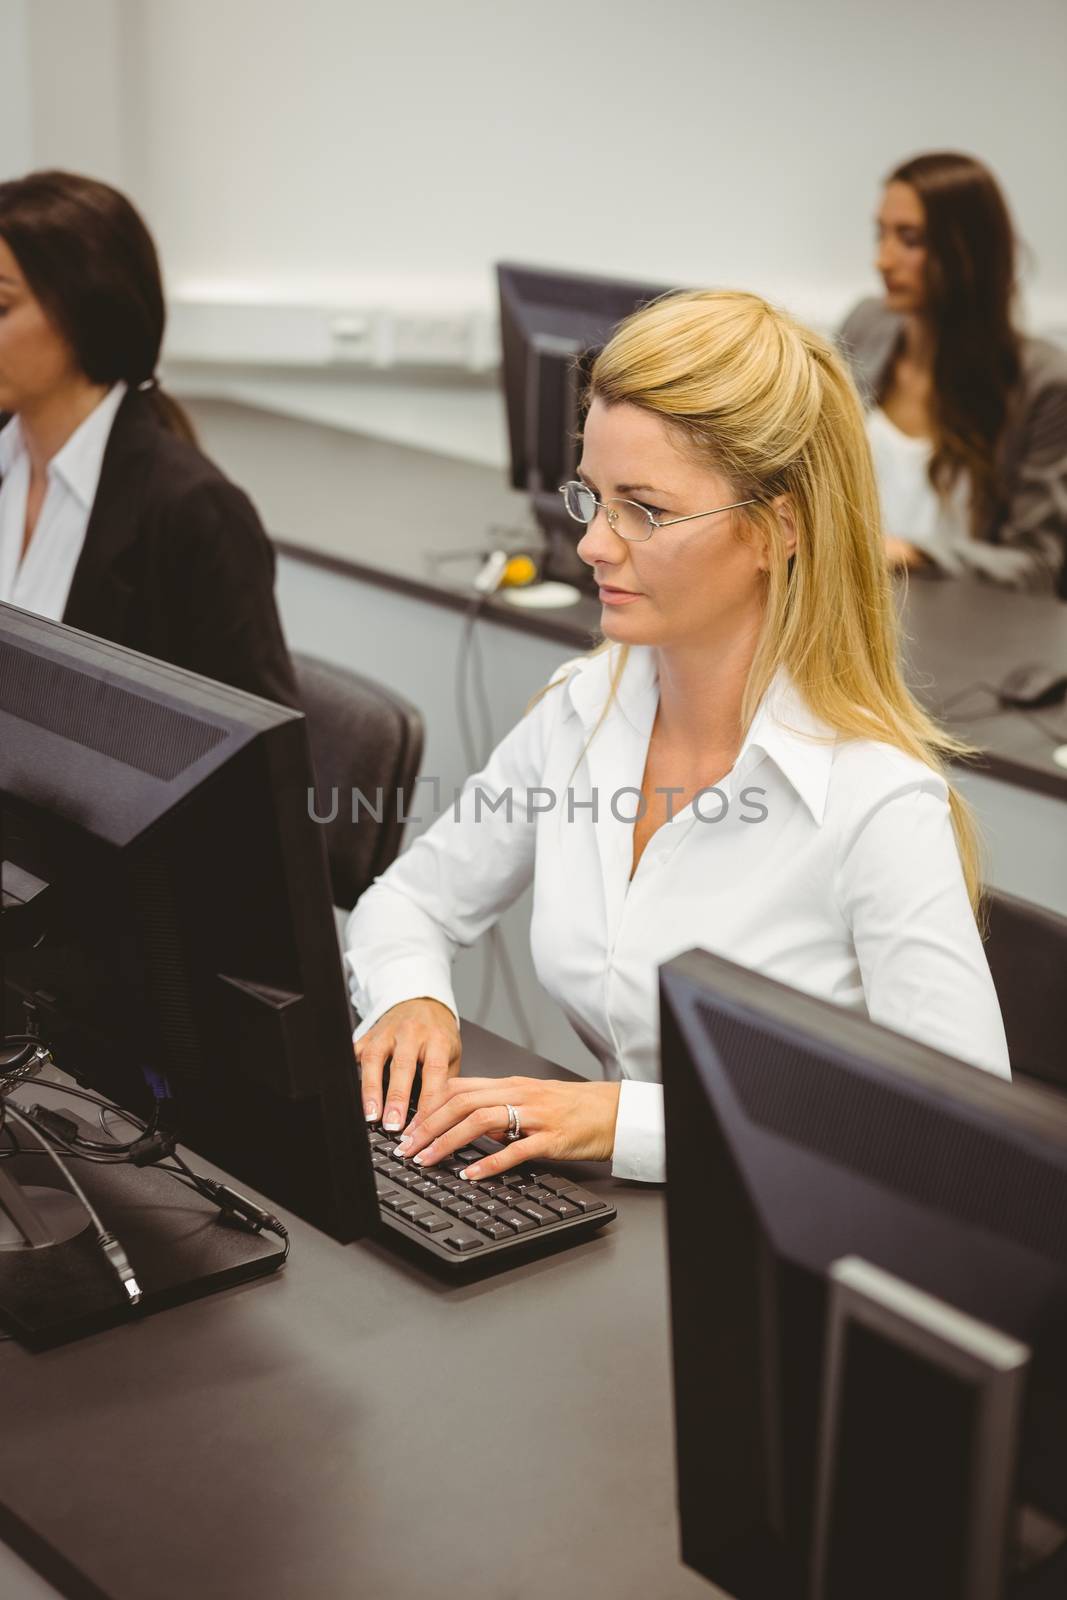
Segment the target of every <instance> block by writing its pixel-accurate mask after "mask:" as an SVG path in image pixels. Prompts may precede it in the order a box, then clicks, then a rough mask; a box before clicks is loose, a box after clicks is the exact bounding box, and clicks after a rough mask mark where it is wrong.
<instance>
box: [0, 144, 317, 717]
mask: <svg viewBox="0 0 1067 1600" xmlns="http://www.w3.org/2000/svg"><path fill="white" fill-rule="evenodd" d="M163 324H164V302H163V288H162V283H161V279H160V272H159V264H158V260H157V257H156V251H155V247H154V245H153V243H152V239H151V237H150V235H149V233H148V231H147V229H146V227H145V225H144V223H143V222H142V220H141V218H140V217H139V216H138V214H137V212H136V211H135V210H134V208H133V206H131V205H130V203H129V201H128V200H126V199H125V198H124V197H123V196H122V195H121V194H119V193H118V192H117V191H116V190H114V189H112V188H110V187H108V186H107V185H106V184H102V183H97V182H95V181H94V180H92V179H89V178H82V177H77V176H75V175H73V174H71V173H64V172H38V173H31V174H30V176H29V177H27V178H22V179H19V180H17V181H14V182H11V183H4V184H0V412H5V413H8V417H7V420H6V424H5V425H4V426H3V428H2V429H0V602H6V603H9V604H12V605H16V606H20V607H22V608H23V609H24V610H27V611H35V612H38V613H39V614H41V615H43V616H49V617H53V618H55V619H56V620H57V621H58V620H62V621H64V622H67V623H70V624H71V625H73V626H74V627H77V628H82V629H84V630H85V631H86V632H88V633H95V634H99V635H100V636H102V637H103V638H106V639H111V640H113V641H115V642H116V643H118V644H123V645H128V646H130V647H132V648H133V649H135V650H142V651H144V652H145V653H146V654H148V655H153V656H157V657H160V658H161V659H162V660H165V661H171V662H173V663H174V664H175V665H177V666H181V667H188V668H190V669H192V670H193V671H195V672H202V673H204V674H205V675H206V676H208V677H211V678H216V679H218V680H220V681H221V682H224V683H230V684H233V685H234V686H236V687H237V688H240V689H248V690H251V691H253V692H254V693H256V694H260V695H263V696H265V697H266V698H268V699H271V700H276V701H280V702H282V703H283V704H287V705H296V704H297V695H296V685H295V681H294V677H293V668H292V663H291V661H290V659H289V653H288V651H287V649H286V646H285V640H284V637H283V635H282V630H281V624H280V622H279V620H278V613H277V608H276V606H275V603H274V552H273V548H272V546H271V543H270V540H269V539H268V538H267V535H266V534H265V532H264V531H263V527H262V524H261V523H260V521H259V518H258V516H257V515H256V512H255V510H254V508H253V506H252V504H251V502H250V500H249V499H248V497H247V495H245V494H243V493H242V491H241V490H240V489H238V488H237V487H236V486H235V485H234V484H232V483H231V482H230V481H229V479H227V478H226V477H225V476H224V475H223V474H222V473H221V472H220V471H219V469H218V468H217V467H215V466H214V465H213V464H212V463H211V462H210V461H209V460H208V459H207V458H206V456H204V455H203V454H201V452H200V451H199V450H198V449H197V447H196V443H195V439H194V435H193V432H192V428H191V426H190V424H189V422H188V419H187V418H186V417H185V414H184V413H183V412H182V410H181V408H180V407H179V406H178V405H177V404H176V403H175V402H174V401H173V400H172V399H170V398H169V397H168V396H166V395H164V394H163V393H162V392H161V390H160V388H159V384H158V380H157V379H156V376H155V370H156V362H157V360H158V357H159V349H160V345H161V342H162V338H163Z"/></svg>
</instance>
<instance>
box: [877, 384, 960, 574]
mask: <svg viewBox="0 0 1067 1600" xmlns="http://www.w3.org/2000/svg"><path fill="white" fill-rule="evenodd" d="M867 438H868V440H869V441H870V446H871V454H872V455H873V456H874V470H875V475H876V477H877V479H878V495H879V499H880V500H881V505H882V525H883V527H884V528H885V531H886V533H888V534H892V535H893V537H894V538H897V539H906V540H907V542H908V543H909V544H913V545H915V547H916V549H918V550H921V551H922V553H923V555H925V556H928V557H929V559H930V560H931V561H933V562H934V563H935V564H936V565H937V566H939V567H941V568H942V570H943V571H945V572H947V573H950V574H951V575H952V576H953V577H959V576H960V574H961V573H963V572H965V571H966V570H967V568H966V565H965V563H964V562H963V561H961V560H960V557H959V554H958V547H959V545H960V544H961V543H966V544H971V543H973V541H972V538H971V530H970V517H969V506H970V479H969V476H968V475H967V474H966V473H961V474H960V475H959V477H958V478H957V479H956V482H955V483H954V484H953V486H952V489H951V490H950V492H949V493H948V494H947V495H940V494H938V492H937V490H936V489H935V488H934V486H933V484H932V483H931V482H930V477H929V468H930V457H931V455H932V454H933V445H932V444H931V442H930V440H929V439H919V438H916V437H915V435H914V434H910V433H904V432H903V431H902V430H901V429H900V428H898V427H897V425H896V423H895V422H892V421H891V420H890V418H889V417H888V416H887V415H886V413H885V412H884V411H883V410H882V408H881V406H876V407H875V408H874V410H873V411H869V412H868V413H867Z"/></svg>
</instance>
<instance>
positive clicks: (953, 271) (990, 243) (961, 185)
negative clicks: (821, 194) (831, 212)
mask: <svg viewBox="0 0 1067 1600" xmlns="http://www.w3.org/2000/svg"><path fill="white" fill-rule="evenodd" d="M877 231H878V255H877V266H878V270H879V272H880V273H881V275H882V278H883V281H884V283H885V298H884V299H883V300H873V299H872V300H865V301H863V302H862V303H861V304H860V305H859V306H857V307H856V309H855V310H854V311H853V312H852V313H851V315H850V316H849V317H848V319H847V321H846V322H845V324H844V326H843V328H842V329H841V333H840V336H839V337H840V343H841V346H842V349H843V350H844V353H845V355H846V356H847V358H848V359H849V361H850V363H851V365H852V370H853V375H854V377H855V378H856V379H857V382H858V383H859V386H860V389H861V392H862V393H863V396H864V400H865V403H866V405H867V407H868V417H867V427H868V434H869V437H870V442H871V448H872V451H873V453H874V459H875V468H876V472H877V475H878V481H879V489H880V492H881V498H882V511H883V521H884V524H885V528H886V534H887V537H888V552H889V556H890V559H891V561H892V562H893V563H894V564H895V565H897V566H901V567H911V568H917V567H923V566H925V567H931V568H935V569H938V570H940V571H941V572H943V573H947V574H950V575H959V574H962V573H967V572H970V573H976V574H978V575H980V576H982V577H985V578H989V579H991V580H992V581H993V582H995V583H1002V584H1005V585H1008V586H1010V587H1013V588H1027V589H1035V590H1042V589H1043V590H1046V591H1048V592H1059V593H1060V594H1061V595H1064V594H1067V587H1065V585H1067V575H1065V556H1067V352H1064V351H1062V350H1060V349H1059V348H1058V347H1057V346H1055V345H1052V344H1049V343H1048V342H1046V341H1045V340H1041V339H1030V338H1026V337H1025V336H1023V335H1022V334H1021V333H1020V332H1019V331H1018V328H1017V326H1016V323H1015V320H1014V299H1015V290H1016V240H1015V233H1014V229H1013V227H1012V222H1011V217H1010V215H1009V212H1008V208H1007V205H1006V203H1005V200H1004V197H1003V195H1002V193H1001V191H1000V188H999V187H998V185H997V182H996V179H995V178H994V177H993V175H992V173H991V172H990V171H989V170H988V169H987V168H986V167H984V166H983V165H982V164H981V162H979V161H976V160H974V159H973V158H972V157H971V156H966V155H957V154H953V153H950V152H939V153H933V154H928V155H920V156H916V157H914V158H913V159H912V160H910V161H905V162H904V163H903V164H902V165H901V166H898V167H897V168H896V169H895V170H894V171H893V172H891V173H890V174H889V177H888V179H887V180H886V184H885V189H884V192H883V194H882V200H881V205H880V207H879V211H878V220H877Z"/></svg>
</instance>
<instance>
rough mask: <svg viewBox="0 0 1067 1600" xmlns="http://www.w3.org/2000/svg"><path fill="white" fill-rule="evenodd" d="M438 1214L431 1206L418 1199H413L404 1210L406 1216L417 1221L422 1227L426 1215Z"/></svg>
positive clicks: (433, 1215)
mask: <svg viewBox="0 0 1067 1600" xmlns="http://www.w3.org/2000/svg"><path fill="white" fill-rule="evenodd" d="M409 1198H410V1197H409ZM436 1215H437V1213H436V1211H431V1210H430V1208H429V1206H424V1205H423V1204H422V1203H421V1202H420V1201H418V1200H416V1201H413V1202H412V1203H411V1205H409V1206H408V1208H407V1209H406V1211H405V1212H404V1216H406V1217H408V1218H409V1219H410V1221H412V1222H417V1223H418V1224H419V1225H420V1227H421V1225H422V1222H423V1219H424V1218H425V1217H435V1216H436Z"/></svg>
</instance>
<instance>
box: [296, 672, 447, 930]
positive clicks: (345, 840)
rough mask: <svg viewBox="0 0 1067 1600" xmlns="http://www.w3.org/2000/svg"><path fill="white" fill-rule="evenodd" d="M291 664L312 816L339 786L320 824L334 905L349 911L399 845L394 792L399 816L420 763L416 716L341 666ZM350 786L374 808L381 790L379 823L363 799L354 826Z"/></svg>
mask: <svg viewBox="0 0 1067 1600" xmlns="http://www.w3.org/2000/svg"><path fill="white" fill-rule="evenodd" d="M293 666H294V668H295V669H296V682H297V688H298V690H299V692H300V699H301V703H302V705H303V707H304V711H305V714H306V716H307V723H308V738H309V741H310V744H311V760H312V764H313V766H314V770H315V791H316V805H315V814H316V816H319V817H329V816H330V814H331V812H332V811H333V809H334V806H333V801H334V796H333V793H332V791H333V790H334V789H336V790H337V795H336V800H337V806H336V811H337V815H336V816H335V817H333V819H332V820H331V821H329V822H324V823H323V824H322V826H323V828H324V830H325V833H326V852H327V855H328V857H329V863H330V883H331V887H332V890H333V899H334V904H335V905H336V906H339V907H341V908H343V909H344V910H346V911H350V910H351V909H352V907H353V906H354V905H355V903H356V901H357V900H358V899H359V897H360V895H361V894H362V893H363V891H364V889H366V888H368V887H369V885H370V884H371V883H372V882H373V880H374V879H375V878H376V877H377V876H378V874H379V873H380V872H384V871H385V869H386V867H387V866H388V865H389V863H390V862H391V861H393V860H395V858H396V855H397V852H398V851H399V849H400V841H401V839H402V837H403V833H404V823H403V821H401V820H400V819H399V818H398V810H399V809H400V808H399V807H398V804H397V797H398V796H400V797H402V801H403V809H402V812H401V815H405V814H406V813H407V811H408V810H409V808H410V801H411V794H412V789H413V787H414V784H415V778H416V775H417V774H418V770H419V762H420V761H421V760H422V743H423V724H422V718H421V716H420V715H419V713H418V711H416V709H415V707H414V706H413V705H412V704H411V703H410V702H409V701H407V700H405V699H403V697H402V696H401V695H398V694H395V693H394V692H393V691H392V690H391V689H386V688H383V686H382V685H381V684H380V683H375V682H373V680H372V679H370V678H364V677H362V676H361V675H360V674H359V673H358V672H351V671H349V669H348V668H347V667H339V666H335V665H334V664H333V663H332V662H329V661H319V660H317V659H316V658H315V657H314V656H306V655H294V656H293ZM353 789H358V790H359V791H360V792H361V793H362V794H363V795H365V796H366V799H367V801H368V802H369V804H370V805H371V806H373V807H374V808H375V809H376V810H377V809H378V806H377V794H376V791H377V790H378V789H381V791H382V805H381V808H380V809H381V813H382V815H381V821H380V822H379V821H378V820H377V819H376V818H375V817H374V816H373V815H371V813H370V811H369V810H368V809H367V807H366V806H364V805H363V804H362V803H361V805H360V814H359V821H358V823H357V824H353V822H352V791H353Z"/></svg>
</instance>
